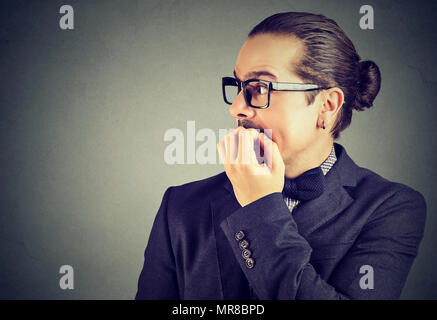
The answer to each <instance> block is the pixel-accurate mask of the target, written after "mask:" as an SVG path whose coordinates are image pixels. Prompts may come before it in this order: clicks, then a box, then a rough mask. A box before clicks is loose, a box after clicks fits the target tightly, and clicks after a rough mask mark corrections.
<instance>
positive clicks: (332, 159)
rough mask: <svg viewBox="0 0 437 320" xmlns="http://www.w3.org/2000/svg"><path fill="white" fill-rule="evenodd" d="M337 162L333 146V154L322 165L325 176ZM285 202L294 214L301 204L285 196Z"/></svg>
mask: <svg viewBox="0 0 437 320" xmlns="http://www.w3.org/2000/svg"><path fill="white" fill-rule="evenodd" d="M335 161H337V156H336V155H335V148H334V145H333V146H332V149H331V153H330V154H329V156H328V158H326V160H325V161H324V162H323V163H322V164H321V165H320V167H321V168H322V172H323V174H324V175H325V176H326V174H327V173H328V171H329V170H330V169H331V168H332V166H333V165H334V163H335ZM284 201H285V203H286V205H287V207H288V209H289V210H290V212H293V209H294V208H296V207H297V205H298V204H299V203H300V201H299V200H295V199H291V198H288V197H285V196H284Z"/></svg>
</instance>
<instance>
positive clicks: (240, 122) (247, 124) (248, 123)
mask: <svg viewBox="0 0 437 320" xmlns="http://www.w3.org/2000/svg"><path fill="white" fill-rule="evenodd" d="M237 125H238V126H239V127H240V126H241V127H243V128H244V129H256V130H258V131H259V132H260V133H264V135H266V136H267V137H268V138H270V140H272V141H273V139H272V129H266V130H267V131H264V128H262V127H260V126H257V125H256V124H254V123H253V122H252V121H250V120H245V119H243V120H238V121H237Z"/></svg>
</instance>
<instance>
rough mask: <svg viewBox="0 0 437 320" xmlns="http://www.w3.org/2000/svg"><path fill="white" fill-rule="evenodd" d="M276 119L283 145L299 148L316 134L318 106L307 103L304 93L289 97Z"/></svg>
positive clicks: (290, 148) (279, 138)
mask: <svg viewBox="0 0 437 320" xmlns="http://www.w3.org/2000/svg"><path fill="white" fill-rule="evenodd" d="M290 96H292V94H290ZM284 102H285V101H284ZM276 121H277V122H276V123H278V125H277V126H276V128H277V130H276V131H278V132H277V134H278V135H279V137H278V140H279V141H280V142H279V143H280V144H282V147H283V148H284V149H286V150H290V151H292V150H299V149H302V148H304V147H305V146H307V145H308V144H309V142H310V141H311V140H312V137H313V135H314V134H315V129H316V122H317V112H316V108H315V106H314V105H310V106H309V105H307V104H306V100H305V96H304V95H303V94H302V95H299V96H297V97H294V99H287V102H286V103H284V104H282V105H281V112H278V114H277V117H276ZM281 149H282V148H281ZM284 151H285V150H284Z"/></svg>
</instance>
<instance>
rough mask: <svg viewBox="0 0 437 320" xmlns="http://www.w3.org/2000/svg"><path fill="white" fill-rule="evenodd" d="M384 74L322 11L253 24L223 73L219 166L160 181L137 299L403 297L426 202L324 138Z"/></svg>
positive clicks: (332, 135)
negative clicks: (226, 123) (227, 128)
mask: <svg viewBox="0 0 437 320" xmlns="http://www.w3.org/2000/svg"><path fill="white" fill-rule="evenodd" d="M380 81H381V76H380V72H379V69H378V66H377V65H376V64H375V63H374V62H372V61H362V62H360V57H359V55H358V54H357V53H356V51H355V48H354V46H353V44H352V43H351V41H350V40H349V38H348V37H347V36H346V35H345V34H344V32H343V31H342V30H341V29H340V27H339V26H338V25H337V24H336V23H335V22H334V21H333V20H331V19H328V18H326V17H324V16H322V15H314V14H309V13H299V12H288V13H281V14H276V15H273V16H271V17H269V18H267V19H265V20H264V21H262V22H261V23H260V24H258V25H257V26H256V27H255V28H254V29H253V30H252V31H251V32H250V34H249V37H248V39H247V41H246V42H245V43H244V45H243V46H242V48H241V50H240V52H239V54H238V57H237V61H236V65H235V69H234V78H232V77H225V78H223V93H224V98H225V102H228V103H230V104H231V107H230V113H231V115H232V116H233V117H234V118H235V119H236V120H237V122H238V127H237V128H236V129H235V130H233V131H231V132H230V133H228V135H226V136H225V137H224V139H222V140H221V141H220V142H219V143H218V145H217V147H218V151H219V154H220V157H221V159H222V161H223V163H224V167H225V172H224V173H221V174H219V175H216V176H214V177H211V178H208V179H205V180H201V181H196V182H192V183H188V184H185V185H182V186H178V187H170V188H169V189H168V190H167V191H166V192H165V194H164V198H163V201H162V204H161V207H160V209H159V211H158V214H157V216H156V219H155V222H154V225H153V228H152V231H151V234H150V238H149V242H148V246H147V248H146V251H145V262H144V267H143V270H142V272H141V275H140V279H139V283H138V292H137V295H136V298H137V299H397V298H399V296H400V294H401V292H402V288H403V286H404V284H405V281H406V278H407V275H408V272H409V270H410V268H411V265H412V263H413V261H414V258H415V257H416V255H417V252H418V247H419V244H420V241H421V239H422V237H423V231H424V224H425V216H426V205H425V201H424V199H423V197H422V195H421V194H420V193H418V192H417V191H414V190H413V189H411V188H410V187H408V186H405V185H402V184H399V183H394V182H390V181H388V180H386V179H384V178H382V177H380V176H379V175H377V174H376V173H374V172H372V171H370V170H368V169H365V168H361V167H358V166H357V165H356V164H355V163H354V162H353V161H352V159H351V158H350V157H349V156H348V155H347V153H346V150H345V149H344V147H343V146H341V145H339V144H337V143H334V140H335V139H337V138H338V137H339V134H340V132H341V131H342V130H344V129H345V128H346V127H347V126H349V124H350V122H351V116H352V110H353V109H356V110H360V111H361V110H363V109H365V108H369V107H371V106H372V103H373V100H374V98H375V97H376V95H377V93H378V91H379V88H380ZM232 92H234V96H232ZM267 129H271V130H267ZM257 143H258V144H259V145H260V146H261V149H262V152H263V153H264V158H266V159H267V160H266V161H265V162H264V163H259V155H257V154H256V153H255V151H254V145H256V144H257ZM243 158H245V159H246V161H243ZM259 169H267V170H264V171H263V174H260V172H259V171H257V170H259Z"/></svg>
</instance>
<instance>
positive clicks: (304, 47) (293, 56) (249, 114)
mask: <svg viewBox="0 0 437 320" xmlns="http://www.w3.org/2000/svg"><path fill="white" fill-rule="evenodd" d="M359 60H360V57H359V55H358V54H357V52H356V50H355V48H354V46H353V44H352V42H351V41H350V40H349V38H348V37H347V36H346V35H345V33H344V32H343V31H342V30H341V29H340V27H339V26H338V25H337V24H336V23H335V22H334V21H333V20H331V19H328V18H326V17H325V16H323V15H315V14H310V13H300V12H287V13H279V14H275V15H273V16H271V17H268V18H267V19H265V20H263V21H262V22H261V23H259V24H258V25H257V26H255V27H254V28H253V29H252V31H251V32H250V33H249V36H248V39H247V41H246V42H245V43H244V45H243V47H242V48H241V50H240V52H239V54H238V57H237V61H236V65H235V70H234V71H235V75H236V77H237V78H238V79H239V80H241V81H244V80H247V79H250V78H257V79H263V80H268V81H273V82H292V83H312V84H317V85H319V86H321V87H327V88H329V89H324V90H316V91H310V92H291V91H271V93H270V106H269V107H268V108H267V109H255V108H251V107H249V106H248V105H247V104H246V102H245V99H244V97H243V94H242V93H240V94H239V95H238V96H237V98H236V99H235V100H234V102H233V104H232V106H231V108H230V112H231V114H232V116H234V117H235V118H236V119H238V120H239V122H240V124H241V125H243V126H245V127H248V128H249V127H254V128H259V129H272V130H273V136H272V138H273V140H274V141H275V142H276V143H277V144H278V146H279V148H280V151H281V154H282V156H283V158H284V160H286V158H287V157H289V156H292V155H293V154H297V153H299V152H301V151H303V150H305V149H306V148H308V147H310V146H314V145H315V144H316V145H322V144H329V143H330V142H332V140H333V139H337V138H338V137H339V134H340V132H341V131H342V130H344V129H345V128H347V127H348V126H349V124H350V122H351V117H352V110H353V109H356V110H363V109H364V108H369V107H371V106H372V103H373V100H374V98H375V97H376V95H377V93H378V91H379V88H380V73H379V69H378V67H377V65H376V64H375V63H373V62H371V61H364V62H360V61H359ZM254 72H263V73H264V74H258V75H257V76H256V77H255V76H253V74H251V73H254ZM269 74H270V75H269ZM323 126H324V127H325V128H326V129H323Z"/></svg>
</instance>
